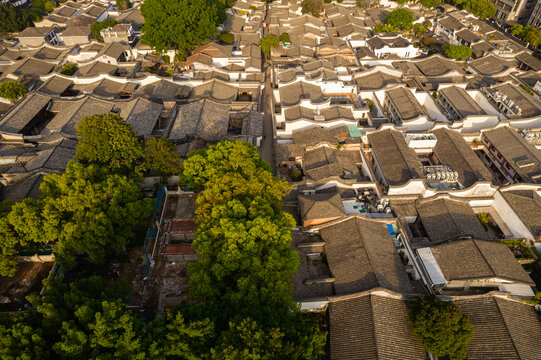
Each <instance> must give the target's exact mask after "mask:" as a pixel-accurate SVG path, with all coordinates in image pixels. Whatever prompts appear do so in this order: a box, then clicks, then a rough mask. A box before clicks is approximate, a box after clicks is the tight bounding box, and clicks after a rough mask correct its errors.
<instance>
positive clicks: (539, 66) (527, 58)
mask: <svg viewBox="0 0 541 360" xmlns="http://www.w3.org/2000/svg"><path fill="white" fill-rule="evenodd" d="M515 59H517V60H518V61H520V62H521V63H524V64H526V65H527V66H528V67H530V68H531V69H532V70H533V71H541V60H539V59H538V58H536V57H535V56H533V55H532V54H530V53H528V52H523V53H521V54H518V55H517V56H516V57H515Z"/></svg>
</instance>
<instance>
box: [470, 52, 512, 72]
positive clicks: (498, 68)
mask: <svg viewBox="0 0 541 360" xmlns="http://www.w3.org/2000/svg"><path fill="white" fill-rule="evenodd" d="M468 65H469V66H471V67H472V68H473V69H474V70H475V71H476V72H477V73H479V74H481V75H487V76H488V75H494V74H498V73H501V72H503V71H505V70H507V69H510V68H513V67H515V66H514V64H513V63H512V62H511V61H507V60H504V59H502V58H500V57H497V56H494V55H488V56H483V57H482V58H479V59H476V60H472V61H469V62H468Z"/></svg>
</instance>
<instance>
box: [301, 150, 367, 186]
mask: <svg viewBox="0 0 541 360" xmlns="http://www.w3.org/2000/svg"><path fill="white" fill-rule="evenodd" d="M302 166H303V170H304V175H305V176H306V177H307V178H308V179H310V180H314V181H320V180H324V179H328V178H331V177H339V178H340V179H350V180H357V181H360V180H361V176H360V174H359V169H358V168H357V165H356V163H355V160H354V158H353V156H351V154H350V153H349V152H348V151H340V150H336V149H333V148H330V147H327V146H321V147H319V148H317V149H314V150H310V151H306V152H305V153H304V157H303V161H302Z"/></svg>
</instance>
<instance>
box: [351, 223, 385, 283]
mask: <svg viewBox="0 0 541 360" xmlns="http://www.w3.org/2000/svg"><path fill="white" fill-rule="evenodd" d="M354 219H355V220H354V221H355V227H356V228H357V234H358V235H359V237H360V238H361V239H362V245H363V248H362V249H363V251H364V252H365V253H366V257H367V259H368V262H369V263H370V267H371V268H372V272H373V273H374V276H375V277H376V281H377V282H378V284H379V286H381V287H384V286H382V285H381V281H380V276H379V272H376V268H375V267H374V263H373V262H372V256H371V254H370V251H368V247H367V246H366V241H365V239H364V237H363V236H362V232H361V229H360V227H359V218H357V217H355V218H354Z"/></svg>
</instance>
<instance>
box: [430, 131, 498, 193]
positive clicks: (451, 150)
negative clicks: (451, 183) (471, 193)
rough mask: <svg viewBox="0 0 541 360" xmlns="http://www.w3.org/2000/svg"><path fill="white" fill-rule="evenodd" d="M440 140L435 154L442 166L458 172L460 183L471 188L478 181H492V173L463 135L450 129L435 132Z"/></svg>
mask: <svg viewBox="0 0 541 360" xmlns="http://www.w3.org/2000/svg"><path fill="white" fill-rule="evenodd" d="M433 134H434V135H436V138H437V139H438V141H437V143H436V146H435V147H434V153H435V154H436V156H437V157H438V159H439V160H440V162H441V163H442V164H445V165H447V166H450V167H451V169H452V170H453V171H457V172H458V181H459V182H460V183H461V184H462V185H463V186H464V187H470V186H471V185H473V184H474V183H476V182H477V181H492V173H491V172H490V170H488V169H487V167H486V166H485V165H484V164H483V162H482V161H481V159H479V157H478V156H477V155H475V153H474V152H473V150H472V149H471V148H470V146H469V145H468V143H466V141H465V140H464V138H463V137H462V135H460V134H459V133H458V132H456V131H453V130H448V129H438V130H435V131H433Z"/></svg>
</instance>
